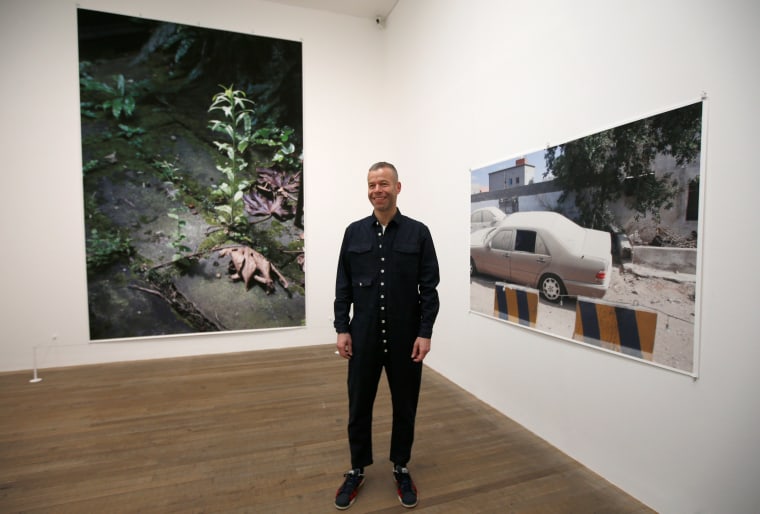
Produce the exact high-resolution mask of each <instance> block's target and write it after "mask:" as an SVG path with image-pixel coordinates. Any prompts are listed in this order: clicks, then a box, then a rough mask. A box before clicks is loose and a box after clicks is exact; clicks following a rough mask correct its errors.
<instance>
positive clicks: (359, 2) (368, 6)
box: [268, 0, 398, 19]
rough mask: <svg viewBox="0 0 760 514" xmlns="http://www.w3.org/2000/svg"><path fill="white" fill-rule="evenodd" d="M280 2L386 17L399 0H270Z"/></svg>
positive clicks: (357, 15) (369, 16)
mask: <svg viewBox="0 0 760 514" xmlns="http://www.w3.org/2000/svg"><path fill="white" fill-rule="evenodd" d="M268 1H269V2H275V3H278V4H286V5H292V6H295V7H303V8H305V9H317V10H320V11H330V12H334V13H338V14H346V15H348V16H356V17H359V18H373V19H374V18H376V17H378V16H379V17H381V18H386V17H387V16H388V15H389V14H390V13H391V11H392V10H393V8H394V7H396V4H397V3H398V0H268Z"/></svg>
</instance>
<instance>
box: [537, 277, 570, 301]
mask: <svg viewBox="0 0 760 514" xmlns="http://www.w3.org/2000/svg"><path fill="white" fill-rule="evenodd" d="M538 289H539V291H541V295H542V296H543V297H544V298H546V299H547V300H549V301H550V302H553V303H557V302H559V301H560V299H561V298H562V295H563V294H564V293H565V286H564V285H563V284H562V280H560V278H559V277H558V276H556V275H544V276H543V277H541V281H540V282H539V284H538Z"/></svg>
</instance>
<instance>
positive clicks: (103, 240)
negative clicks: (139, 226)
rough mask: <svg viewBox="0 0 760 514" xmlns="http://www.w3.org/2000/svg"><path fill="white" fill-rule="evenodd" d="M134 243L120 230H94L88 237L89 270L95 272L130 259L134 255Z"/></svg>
mask: <svg viewBox="0 0 760 514" xmlns="http://www.w3.org/2000/svg"><path fill="white" fill-rule="evenodd" d="M133 251H134V250H133V248H132V241H131V240H130V239H129V237H127V236H124V235H123V234H122V233H121V232H119V231H118V230H98V229H96V228H93V229H91V230H90V234H89V235H88V236H87V269H89V270H91V271H93V270H96V269H98V268H101V267H104V266H106V265H108V264H111V263H113V262H116V261H118V260H119V259H121V258H123V257H129V256H130V255H132V253H133Z"/></svg>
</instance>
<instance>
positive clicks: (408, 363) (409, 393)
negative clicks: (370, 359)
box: [385, 351, 422, 465]
mask: <svg viewBox="0 0 760 514" xmlns="http://www.w3.org/2000/svg"><path fill="white" fill-rule="evenodd" d="M410 355H411V351H410V352H409V353H408V354H399V352H396V354H394V355H392V356H391V357H390V359H389V360H388V364H387V366H386V369H385V372H386V375H387V376H388V385H389V386H390V390H391V402H392V404H393V429H392V432H391V451H390V459H391V461H392V462H393V463H395V464H401V465H406V463H407V462H409V459H410V458H411V456H412V443H413V442H414V423H415V418H416V416H417V402H418V399H419V394H420V384H421V382H422V363H418V362H414V361H412V359H411V357H410Z"/></svg>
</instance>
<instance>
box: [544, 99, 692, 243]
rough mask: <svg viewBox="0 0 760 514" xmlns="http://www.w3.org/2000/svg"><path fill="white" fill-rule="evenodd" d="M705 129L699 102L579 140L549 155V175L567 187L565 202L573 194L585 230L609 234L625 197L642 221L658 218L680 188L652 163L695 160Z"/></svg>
mask: <svg viewBox="0 0 760 514" xmlns="http://www.w3.org/2000/svg"><path fill="white" fill-rule="evenodd" d="M701 125H702V104H701V102H700V103H695V104H692V105H688V106H686V107H682V108H680V109H676V110H672V111H668V112H666V113H663V114H659V115H656V116H652V117H649V118H645V119H643V120H639V121H636V122H633V123H628V124H626V125H621V126H619V127H615V128H612V129H609V130H605V131H603V132H598V133H596V134H592V135H590V136H587V137H584V138H581V139H576V140H574V141H570V142H568V143H565V144H563V145H558V146H555V147H552V148H549V149H548V150H547V152H546V169H547V172H546V175H545V176H547V175H549V174H552V175H554V177H555V180H556V181H557V183H558V184H559V185H560V186H561V187H562V190H563V193H562V195H561V196H560V199H559V201H560V202H565V201H567V200H568V199H569V198H570V197H571V195H574V199H575V204H576V207H577V208H578V210H579V212H580V219H579V220H578V221H579V222H580V223H581V224H582V225H584V226H586V227H591V228H599V229H606V228H607V226H608V225H609V224H610V223H611V222H613V221H614V220H613V217H612V214H611V212H610V204H611V203H613V202H615V201H616V200H619V199H620V198H621V197H623V196H625V197H626V199H627V200H628V201H629V202H630V206H631V208H632V209H633V210H634V211H635V212H636V213H637V216H646V215H648V214H650V215H652V216H654V217H655V218H658V216H659V212H660V210H661V209H669V208H672V206H673V200H674V199H675V197H676V195H677V194H678V193H679V188H678V185H677V182H676V181H675V180H674V179H673V177H672V173H665V174H663V175H662V176H655V174H654V171H653V168H652V163H653V161H654V159H655V157H656V156H657V155H658V154H665V155H672V156H673V157H674V158H675V160H676V163H677V164H678V165H679V166H680V165H684V164H687V163H689V162H691V161H693V160H694V159H696V158H697V156H698V155H699V151H700V144H701Z"/></svg>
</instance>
